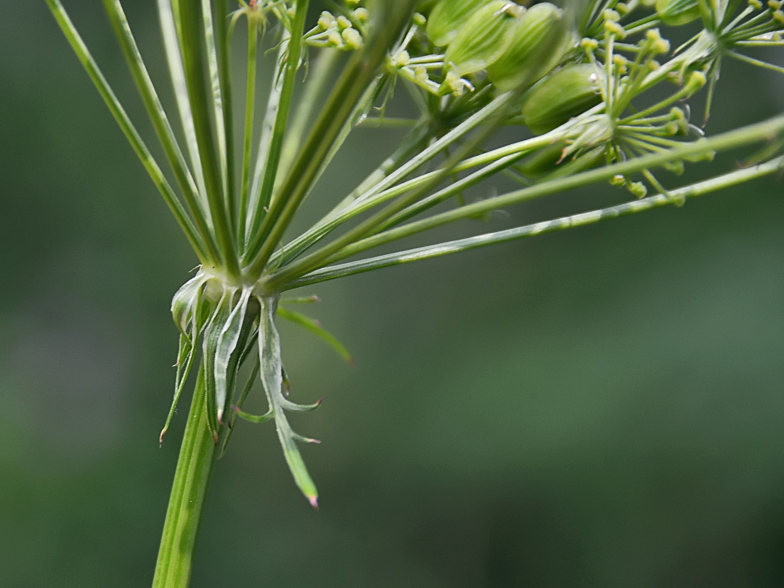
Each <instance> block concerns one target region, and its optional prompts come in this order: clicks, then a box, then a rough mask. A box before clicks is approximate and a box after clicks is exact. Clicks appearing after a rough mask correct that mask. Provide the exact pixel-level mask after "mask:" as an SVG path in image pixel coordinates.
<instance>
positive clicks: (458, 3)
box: [425, 0, 488, 47]
mask: <svg viewBox="0 0 784 588" xmlns="http://www.w3.org/2000/svg"><path fill="white" fill-rule="evenodd" d="M487 3H488V0H441V1H440V2H439V3H438V4H436V5H435V7H434V8H433V11H432V12H431V13H430V17H429V18H428V19H427V28H426V29H425V30H426V31H427V36H428V37H430V40H431V41H432V42H433V44H434V45H436V46H438V47H445V46H446V45H449V44H450V43H451V42H452V41H454V40H455V37H457V34H458V33H459V32H460V30H461V28H462V27H463V25H464V24H465V23H466V22H468V19H470V18H471V16H472V15H473V14H474V13H475V12H476V11H477V10H479V9H480V8H481V7H482V6H484V5H485V4H487Z"/></svg>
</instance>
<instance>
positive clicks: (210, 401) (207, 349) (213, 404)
mask: <svg viewBox="0 0 784 588" xmlns="http://www.w3.org/2000/svg"><path fill="white" fill-rule="evenodd" d="M233 295H234V291H233V289H231V288H224V290H223V293H222V294H221V297H220V300H219V301H218V304H217V306H216V307H215V310H214V312H213V313H212V316H211V317H210V320H209V322H208V323H207V326H206V327H205V328H204V337H203V339H204V340H203V342H202V347H203V350H202V366H203V367H204V391H205V394H206V398H207V409H208V410H207V421H208V424H209V426H210V431H211V432H212V435H213V437H214V438H215V442H216V443H217V442H218V433H219V431H220V429H219V426H218V425H219V420H220V417H221V416H222V415H221V414H219V413H218V410H219V408H222V405H218V398H217V382H216V374H215V369H216V361H215V359H216V357H217V352H218V344H219V342H220V338H221V334H222V332H223V329H224V327H225V325H226V323H227V322H228V319H229V315H230V314H231V311H232V298H233Z"/></svg>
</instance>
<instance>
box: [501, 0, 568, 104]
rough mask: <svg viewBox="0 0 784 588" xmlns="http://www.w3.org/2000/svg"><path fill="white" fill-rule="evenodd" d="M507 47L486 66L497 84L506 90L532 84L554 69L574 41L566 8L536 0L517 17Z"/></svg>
mask: <svg viewBox="0 0 784 588" xmlns="http://www.w3.org/2000/svg"><path fill="white" fill-rule="evenodd" d="M510 39H511V40H510V43H509V46H508V47H507V49H506V51H504V53H503V54H502V55H501V56H500V57H499V58H498V59H497V60H496V61H495V62H494V63H491V64H489V65H488V66H487V75H488V77H489V78H490V81H492V82H493V84H494V85H495V87H496V88H498V90H500V91H501V92H506V91H508V90H511V89H513V88H517V87H520V86H526V87H527V86H530V85H532V84H533V83H534V82H536V81H538V80H539V79H541V78H542V77H544V76H545V75H546V74H547V73H548V72H549V71H550V70H552V69H553V68H554V67H555V66H556V65H558V62H559V61H560V60H561V58H562V57H563V55H564V53H566V51H567V50H568V49H569V45H570V44H572V41H573V39H572V35H571V33H570V32H569V29H568V27H567V24H566V20H565V19H564V15H563V11H562V10H561V9H559V8H556V7H555V6H553V5H552V4H550V3H549V2H544V3H542V4H537V5H535V6H533V7H532V8H531V9H530V10H528V11H527V12H526V13H525V14H523V16H522V17H521V18H520V19H518V20H517V21H516V23H515V25H514V27H513V29H512V32H511V36H510Z"/></svg>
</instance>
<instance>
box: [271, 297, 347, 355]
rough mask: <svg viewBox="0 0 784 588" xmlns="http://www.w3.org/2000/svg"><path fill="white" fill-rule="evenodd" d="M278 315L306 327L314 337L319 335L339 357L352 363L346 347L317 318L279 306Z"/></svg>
mask: <svg viewBox="0 0 784 588" xmlns="http://www.w3.org/2000/svg"><path fill="white" fill-rule="evenodd" d="M278 316H280V317H281V318H284V319H286V320H288V321H291V322H292V323H295V324H297V325H299V326H301V327H303V328H305V329H307V330H308V331H310V332H311V333H313V334H314V335H316V337H319V338H320V339H321V340H323V341H324V342H325V343H326V344H327V345H329V346H330V347H332V349H334V350H335V351H337V353H338V355H340V357H342V358H343V359H345V360H346V361H347V362H348V363H350V364H352V365H353V364H354V360H353V359H352V358H351V354H350V353H349V351H348V349H346V348H345V347H344V346H343V344H342V343H341V342H340V341H338V340H337V339H336V338H335V337H334V336H333V335H332V334H331V333H330V332H329V331H327V330H326V329H324V327H322V326H321V323H319V322H318V321H317V320H315V319H312V318H310V317H307V316H305V315H304V314H300V313H298V312H294V311H293V310H288V309H286V308H281V307H278Z"/></svg>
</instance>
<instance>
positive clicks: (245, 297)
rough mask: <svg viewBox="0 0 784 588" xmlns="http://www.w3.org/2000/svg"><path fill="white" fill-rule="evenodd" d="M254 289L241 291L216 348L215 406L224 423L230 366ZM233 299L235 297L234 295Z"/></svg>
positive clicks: (249, 288) (229, 381) (229, 383)
mask: <svg viewBox="0 0 784 588" xmlns="http://www.w3.org/2000/svg"><path fill="white" fill-rule="evenodd" d="M252 291H253V288H252V287H245V288H243V289H242V290H241V291H240V297H239V300H238V301H237V302H236V304H235V306H234V308H233V309H232V310H231V313H230V314H229V315H228V317H227V318H226V322H225V324H224V325H223V327H222V328H221V331H220V335H219V336H218V342H217V344H216V346H215V359H214V361H215V371H214V377H215V406H216V407H217V416H218V421H219V422H222V421H223V412H224V410H225V409H226V402H227V399H228V396H229V387H230V385H231V383H232V382H231V381H232V380H233V378H232V377H230V375H229V364H230V363H231V360H232V357H233V356H234V355H235V350H236V349H237V343H238V342H239V340H240V334H241V331H242V328H243V326H244V325H245V315H246V312H247V309H248V302H249V300H250V296H251V293H252ZM231 297H232V298H233V297H234V294H233V293H232V295H231ZM229 304H230V305H231V304H232V302H231V301H230V302H229ZM236 365H237V364H236V358H235V366H236Z"/></svg>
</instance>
